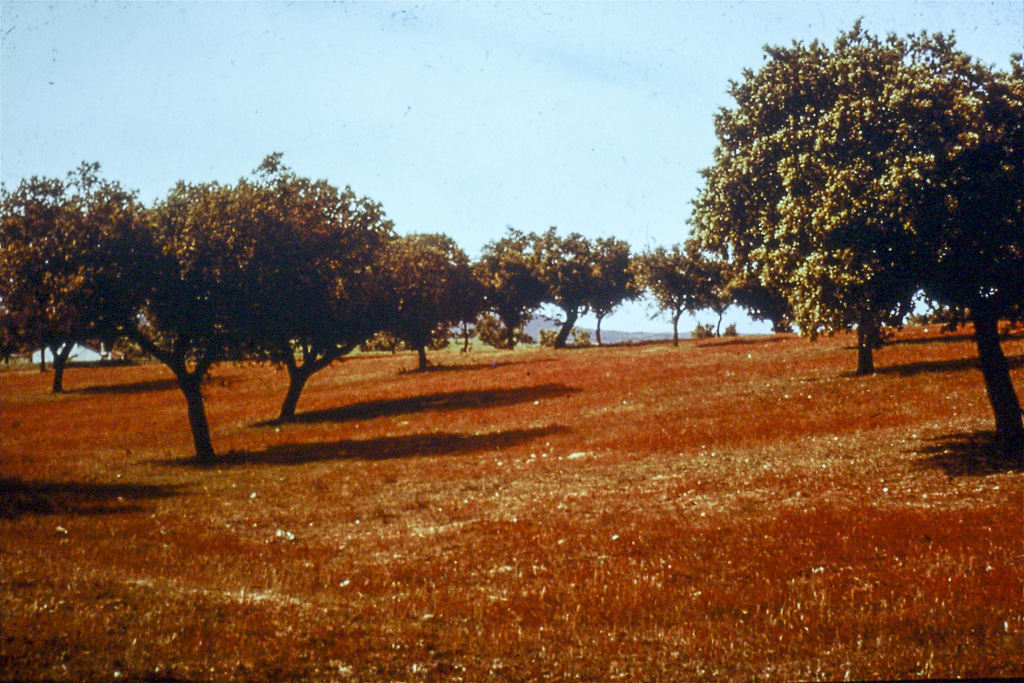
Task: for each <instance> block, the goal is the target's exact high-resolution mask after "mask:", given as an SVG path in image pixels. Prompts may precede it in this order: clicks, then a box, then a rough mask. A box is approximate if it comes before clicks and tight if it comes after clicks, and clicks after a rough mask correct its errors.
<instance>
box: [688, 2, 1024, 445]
mask: <svg viewBox="0 0 1024 683" xmlns="http://www.w3.org/2000/svg"><path fill="white" fill-rule="evenodd" d="M765 52H766V62H765V64H764V65H763V66H762V67H761V69H759V70H758V71H756V72H755V71H750V70H748V71H746V72H744V75H743V79H742V81H740V82H738V83H734V84H733V85H732V88H731V89H730V94H731V95H732V97H733V98H734V100H735V102H736V105H735V107H732V108H727V109H723V110H722V111H721V112H720V114H719V115H718V116H717V117H716V120H715V129H716V132H717V135H718V141H719V145H718V148H717V149H716V151H715V161H714V166H712V167H711V168H709V169H707V170H705V171H704V172H703V176H704V179H705V186H704V189H703V190H702V192H701V194H700V196H699V198H698V199H697V201H696V202H695V210H694V215H693V224H694V227H695V231H696V234H697V237H698V238H699V239H700V240H701V242H702V243H703V244H705V245H707V246H708V247H709V248H711V249H713V250H714V251H715V252H716V253H719V254H725V255H728V258H729V259H730V261H731V263H732V264H733V265H734V267H736V268H737V269H738V270H741V271H742V272H744V273H747V274H750V275H752V276H755V277H757V278H758V279H759V280H760V282H761V284H762V285H763V286H764V287H766V288H767V289H769V290H771V291H773V292H779V293H783V294H784V295H785V296H786V298H787V300H788V303H789V305H790V308H791V310H792V313H793V318H794V321H795V322H796V324H797V325H799V327H800V330H801V332H802V333H803V334H806V335H809V336H811V337H812V338H813V337H815V336H817V335H819V334H822V333H831V332H834V331H838V330H846V329H851V328H853V327H856V328H857V331H858V337H859V340H858V346H859V350H860V353H859V361H858V372H869V371H871V370H872V369H873V363H872V361H871V353H870V350H871V349H872V348H873V347H875V346H877V345H878V344H880V343H881V341H882V339H883V338H884V330H885V328H886V327H887V326H898V325H899V324H900V323H901V322H902V320H903V318H904V317H905V315H906V314H907V313H909V311H910V310H911V307H912V300H913V297H914V295H915V293H916V292H917V291H919V290H924V292H925V293H926V294H927V295H928V296H929V297H930V298H932V299H934V300H936V301H938V302H939V303H940V304H942V305H945V306H949V307H950V308H952V309H953V310H956V311H959V312H962V313H961V315H964V316H969V317H970V318H971V319H972V320H973V322H974V323H975V330H976V337H975V338H976V341H977V342H978V346H979V357H980V358H981V363H982V370H983V374H984V376H985V381H986V387H987V389H988V392H989V398H990V400H991V402H992V404H993V409H994V412H995V415H996V426H997V430H998V431H999V433H1000V434H1001V435H1008V436H1007V438H1006V439H1005V440H1006V441H1007V443H1014V444H1021V443H1024V424H1022V421H1021V415H1020V403H1019V399H1017V397H1016V395H1015V392H1014V389H1013V385H1012V382H1011V381H1010V377H1009V370H1008V366H1007V364H1006V361H1005V357H1004V355H1003V353H1002V351H1001V349H1000V348H999V345H998V343H997V342H996V341H995V337H996V335H995V332H994V330H995V329H996V326H997V325H996V323H997V321H998V319H999V318H1000V317H1020V316H1021V314H1022V308H1024V230H1021V227H1020V226H1021V225H1022V222H1024V219H1022V210H1024V199H1022V198H1024V79H1022V78H1021V75H1022V74H1024V66H1022V58H1021V57H1019V56H1015V57H1014V61H1013V69H1012V73H1010V74H1007V73H1000V72H995V71H993V70H992V69H991V68H989V67H986V66H984V65H981V64H978V63H977V62H975V61H974V60H972V59H971V58H970V57H969V56H968V55H965V54H964V53H962V52H960V51H958V50H957V49H956V48H955V42H954V41H953V39H952V38H948V37H945V36H942V35H932V36H928V35H925V34H921V35H918V36H911V37H908V38H900V37H897V36H895V35H890V36H888V37H887V38H886V39H884V40H883V39H879V38H876V37H874V36H871V35H870V34H868V33H867V32H865V31H863V30H862V29H861V27H860V24H859V22H858V24H857V25H855V26H854V27H853V29H852V30H851V31H849V32H847V33H844V34H842V35H840V36H839V38H838V39H837V40H836V41H835V43H834V45H833V46H832V47H831V48H829V47H827V46H825V45H822V44H820V43H817V42H814V43H811V44H810V45H804V44H801V43H794V44H793V45H792V47H789V48H781V47H769V48H766V50H765Z"/></svg>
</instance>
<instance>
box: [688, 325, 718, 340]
mask: <svg viewBox="0 0 1024 683" xmlns="http://www.w3.org/2000/svg"><path fill="white" fill-rule="evenodd" d="M692 336H693V338H694V339H710V338H711V337H714V336H715V326H714V325H712V324H711V323H708V324H706V325H704V324H701V323H697V326H696V327H694V328H693V334H692Z"/></svg>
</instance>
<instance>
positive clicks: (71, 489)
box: [0, 477, 181, 519]
mask: <svg viewBox="0 0 1024 683" xmlns="http://www.w3.org/2000/svg"><path fill="white" fill-rule="evenodd" d="M180 488H181V486H179V485H174V486H156V485H152V484H84V483H79V482H45V481H22V480H21V479H17V478H13V477H0V519H17V518H19V517H21V516H22V515H76V516H77V515H83V516H85V515H109V514H125V513H132V512H139V511H141V510H143V505H142V501H146V500H159V499H162V498H170V497H171V496H175V495H178V492H179V489H180Z"/></svg>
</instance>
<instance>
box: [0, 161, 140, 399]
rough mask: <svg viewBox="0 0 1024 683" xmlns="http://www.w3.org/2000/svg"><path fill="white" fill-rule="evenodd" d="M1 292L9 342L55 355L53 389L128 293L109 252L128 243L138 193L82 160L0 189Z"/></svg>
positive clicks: (102, 335) (104, 335)
mask: <svg viewBox="0 0 1024 683" xmlns="http://www.w3.org/2000/svg"><path fill="white" fill-rule="evenodd" d="M0 201H2V206H3V221H2V228H0V299H2V300H3V308H4V312H3V318H4V323H3V324H4V328H5V329H6V330H7V337H8V339H7V342H8V344H10V345H15V346H19V347H22V348H27V349H35V348H38V349H40V353H41V359H40V364H41V368H42V369H45V351H46V350H47V349H49V350H50V352H51V354H52V356H53V386H52V390H53V392H54V393H60V392H62V391H63V390H64V368H65V365H66V363H67V361H68V359H69V357H70V355H71V352H72V350H73V349H74V347H75V346H76V345H77V344H84V343H86V342H88V341H90V340H94V339H109V338H110V337H111V336H112V334H113V333H112V329H113V325H114V323H113V321H114V320H115V319H117V318H118V317H119V316H120V315H121V314H122V313H123V311H122V310H121V309H123V307H124V305H125V301H124V299H123V297H122V296H121V295H120V294H119V292H120V291H121V288H120V287H118V286H115V285H117V283H118V282H119V281H120V280H122V279H125V278H129V279H133V278H132V276H131V275H130V274H129V273H127V272H122V271H118V269H117V267H116V263H115V261H113V260H112V259H111V258H110V255H111V254H118V253H122V252H125V251H126V250H130V247H129V235H130V226H131V224H132V222H133V221H134V216H135V212H136V207H135V197H134V196H133V195H132V194H131V193H129V192H127V191H125V190H124V189H122V188H121V187H120V185H118V184H117V183H114V182H110V181H106V180H103V179H101V178H100V177H99V164H96V163H83V164H82V165H81V166H79V167H78V168H77V169H76V170H75V171H73V172H71V173H69V174H68V176H67V178H66V180H60V179H54V178H39V177H32V178H31V179H29V180H26V181H22V183H20V184H19V186H18V187H17V189H15V190H14V191H13V192H7V191H6V190H4V191H3V193H2V199H0Z"/></svg>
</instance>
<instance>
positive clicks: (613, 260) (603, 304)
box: [589, 238, 639, 346]
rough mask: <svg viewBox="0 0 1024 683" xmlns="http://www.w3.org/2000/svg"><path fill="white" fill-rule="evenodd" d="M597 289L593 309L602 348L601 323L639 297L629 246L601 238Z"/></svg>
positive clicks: (597, 252)
mask: <svg viewBox="0 0 1024 683" xmlns="http://www.w3.org/2000/svg"><path fill="white" fill-rule="evenodd" d="M594 260H595V264H594V266H595V267H594V287H593V292H592V293H591V297H590V302H589V303H590V310H591V312H592V313H593V314H594V316H595V317H597V329H596V331H595V332H596V337H597V345H598V346H600V345H601V321H602V320H604V318H605V316H608V315H610V314H611V313H612V311H614V310H615V309H616V308H618V307H619V306H620V305H621V304H622V302H624V301H627V300H632V299H635V298H636V297H637V296H638V295H639V290H638V287H637V283H636V279H635V278H634V277H633V269H632V268H631V263H632V259H631V257H630V253H629V244H628V243H627V242H624V241H623V240H617V239H614V238H599V239H597V240H596V241H595V243H594Z"/></svg>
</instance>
